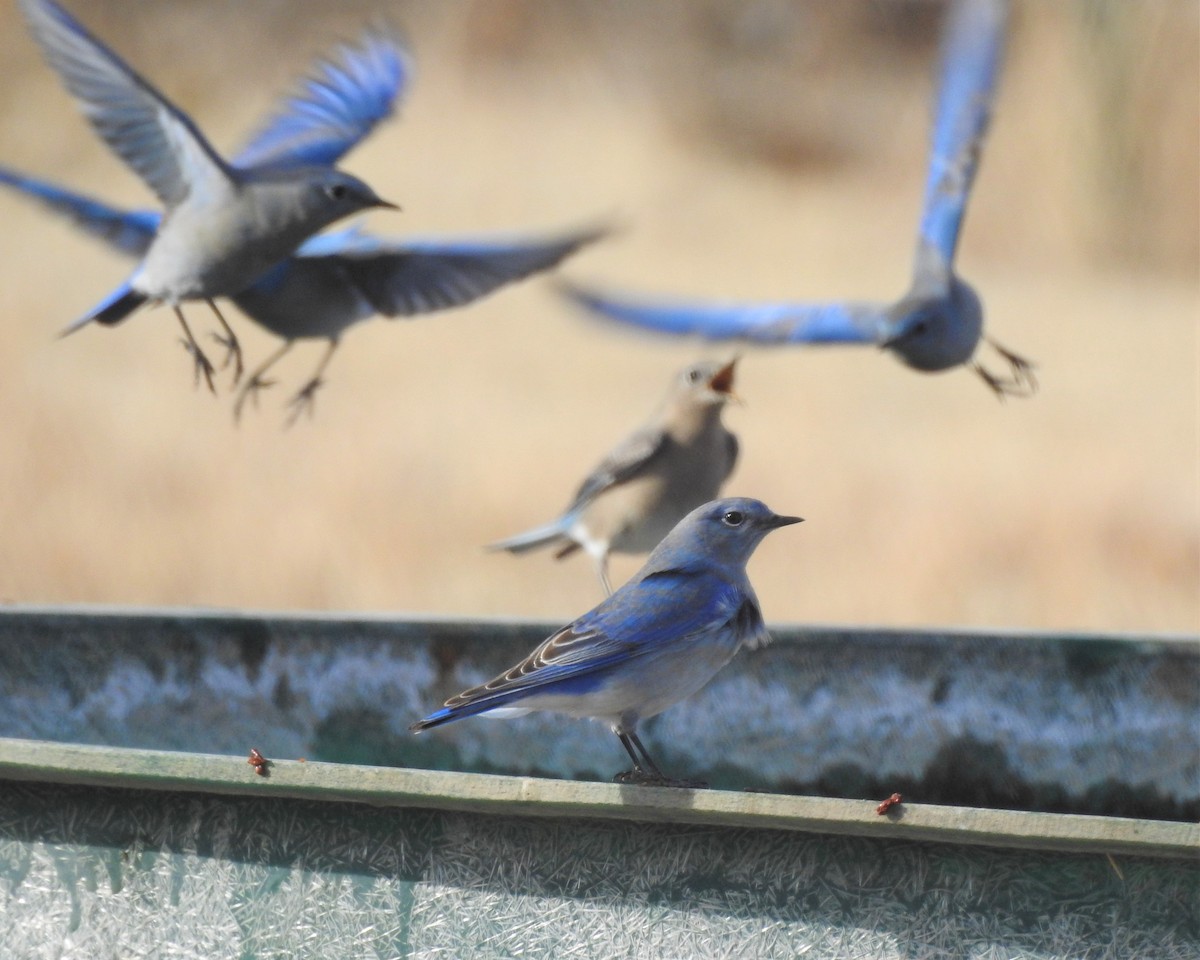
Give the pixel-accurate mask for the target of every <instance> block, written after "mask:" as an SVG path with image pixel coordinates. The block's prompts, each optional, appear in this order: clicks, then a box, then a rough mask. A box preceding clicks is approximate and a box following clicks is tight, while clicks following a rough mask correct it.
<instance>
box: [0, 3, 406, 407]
mask: <svg viewBox="0 0 1200 960" xmlns="http://www.w3.org/2000/svg"><path fill="white" fill-rule="evenodd" d="M19 2H20V5H21V9H22V10H23V12H24V14H25V17H26V19H27V20H28V22H29V26H30V30H31V32H32V34H33V37H34V39H35V40H36V41H37V42H38V44H39V46H40V47H41V48H42V52H43V54H44V55H45V57H46V60H47V61H48V62H49V64H50V65H51V66H52V67H53V68H54V69H55V70H56V71H58V73H59V74H60V75H61V77H62V79H63V81H64V83H65V84H66V86H67V89H68V90H69V91H70V92H71V93H72V94H73V95H74V96H75V98H76V99H77V100H78V101H79V102H80V105H81V108H82V110H83V112H84V114H85V115H86V116H87V118H88V120H90V121H91V123H92V126H93V127H94V128H95V129H96V131H97V133H99V134H100V136H101V137H102V138H103V139H104V140H105V142H106V143H107V144H108V145H109V147H110V148H111V149H112V150H113V151H114V152H115V153H116V154H117V155H118V156H119V157H121V159H122V160H124V161H125V162H126V163H127V164H128V165H129V166H130V167H131V168H132V169H133V170H134V171H135V172H136V173H137V174H138V175H139V176H140V177H141V178H142V179H143V180H144V181H145V182H146V184H147V185H148V186H149V187H150V188H151V189H152V190H153V191H154V193H155V194H156V195H157V196H158V198H159V200H161V201H162V203H163V205H164V207H165V208H166V213H165V216H164V218H163V222H162V225H161V227H160V229H159V230H158V231H157V233H156V234H155V236H154V240H153V242H152V243H151V244H150V246H149V248H148V249H147V250H146V254H145V256H144V258H143V259H142V261H141V263H140V264H139V266H138V267H137V269H136V270H135V271H134V273H133V275H132V276H131V277H130V278H129V279H128V280H127V281H126V282H125V283H124V284H122V285H121V286H120V287H119V288H118V289H117V290H116V291H114V292H113V293H112V294H110V295H109V296H108V297H106V298H105V299H104V300H103V301H101V303H100V304H99V305H98V306H97V307H96V308H95V309H94V310H92V311H91V312H90V313H88V314H87V315H86V316H84V317H82V318H81V319H80V320H78V321H76V322H75V323H74V324H72V325H71V326H70V327H69V328H68V332H69V331H71V330H75V329H78V328H79V327H81V326H83V325H85V324H87V323H90V322H91V321H93V320H96V321H99V322H100V323H103V324H115V323H119V322H120V321H121V320H123V319H125V317H127V316H128V315H129V314H130V313H132V312H133V311H134V310H136V309H137V308H138V307H140V306H141V305H143V304H147V303H149V304H153V303H166V304H169V305H170V306H171V307H172V308H173V309H174V311H175V315H176V317H178V319H179V323H180V325H181V326H182V327H183V331H184V335H185V337H186V345H187V347H188V350H189V352H190V353H191V355H192V358H193V360H194V362H195V364H196V370H197V377H199V375H200V374H203V376H204V378H205V380H206V381H207V383H208V385H209V388H210V389H212V374H213V366H212V364H211V363H210V362H209V360H208V357H207V356H205V354H204V352H203V351H202V350H201V349H200V345H199V344H198V343H197V342H196V338H195V337H194V336H193V335H192V332H191V329H190V328H189V327H188V324H187V321H186V320H185V319H184V316H183V312H182V310H181V309H180V306H179V305H180V303H182V302H183V301H185V300H206V301H208V303H209V305H210V306H211V307H212V309H213V310H214V311H215V312H216V313H217V316H218V318H219V319H220V321H221V323H222V325H223V326H224V328H225V331H226V336H227V340H226V341H225V343H226V346H227V347H228V349H229V351H230V353H231V356H233V357H234V358H235V359H236V361H237V370H236V371H235V379H236V377H237V376H238V375H240V370H241V350H240V347H239V346H238V342H237V338H236V337H235V336H234V334H233V331H232V329H231V328H230V327H229V325H228V323H226V321H225V319H224V317H222V316H221V314H220V311H218V310H217V308H216V305H215V304H214V303H213V299H214V298H216V297H222V296H230V295H233V294H236V293H238V292H240V291H241V290H243V289H244V288H246V287H247V286H249V285H250V284H251V283H253V282H254V281H255V280H257V279H258V278H259V277H260V276H261V275H262V274H264V273H265V272H266V271H267V270H269V269H270V268H271V267H273V266H274V265H275V264H276V263H279V262H280V261H281V260H283V259H284V258H285V257H287V256H288V254H290V253H292V251H294V250H295V249H296V248H297V247H298V246H300V244H301V243H303V242H304V241H305V240H306V239H307V238H308V237H309V236H311V235H312V234H314V233H316V232H317V231H319V230H321V229H323V228H324V227H326V226H328V225H329V224H330V223H333V222H334V221H335V220H339V219H341V218H343V217H346V216H350V215H351V214H354V213H358V212H360V211H362V210H365V209H367V208H370V207H393V208H394V204H391V203H388V202H387V201H384V200H381V199H380V198H379V197H378V196H377V195H376V194H375V192H374V190H372V189H371V188H370V187H369V186H367V184H365V183H363V182H362V181H361V180H358V179H357V178H355V177H352V176H350V175H349V174H346V173H343V172H341V171H339V170H336V169H333V167H332V166H330V165H328V164H326V163H321V162H317V163H314V162H313V160H312V157H313V154H312V150H311V149H310V148H311V144H303V145H301V146H300V147H299V148H297V149H295V150H294V151H291V152H289V151H287V150H284V151H278V150H276V151H274V152H272V151H270V150H268V151H267V157H268V159H266V160H264V161H263V162H261V163H259V164H256V165H244V166H236V165H233V164H230V163H228V162H226V161H225V160H223V159H222V158H221V157H220V156H219V155H218V154H217V152H216V151H215V150H214V149H213V147H212V146H211V145H210V144H209V143H208V141H207V140H205V138H204V136H203V135H202V134H201V133H200V131H199V130H198V129H197V127H196V125H195V124H194V123H193V122H192V121H191V119H190V118H189V117H188V116H187V115H186V114H184V113H183V112H182V111H180V110H179V109H178V108H177V107H175V106H174V105H173V104H172V103H171V102H170V101H168V100H167V99H166V98H165V97H164V96H162V94H160V93H159V92H158V91H157V90H155V89H154V88H153V87H152V86H151V85H150V84H149V83H148V82H147V81H146V80H145V79H144V78H142V77H141V76H139V75H138V74H137V73H135V72H134V71H133V70H132V69H131V68H130V67H129V66H128V65H127V64H125V63H124V62H123V61H122V60H121V59H120V58H119V57H118V56H117V55H116V54H115V53H113V52H112V51H111V50H109V49H108V48H107V47H106V46H104V44H102V43H101V42H100V41H99V40H97V39H95V38H94V37H93V36H91V34H89V33H88V32H87V31H86V30H85V29H84V28H83V27H82V26H81V25H80V24H79V23H78V22H77V21H76V20H75V19H74V18H73V17H72V16H71V15H70V14H69V13H67V11H66V10H64V9H63V8H62V7H60V6H59V5H58V4H57V3H55V2H54V0H19Z"/></svg>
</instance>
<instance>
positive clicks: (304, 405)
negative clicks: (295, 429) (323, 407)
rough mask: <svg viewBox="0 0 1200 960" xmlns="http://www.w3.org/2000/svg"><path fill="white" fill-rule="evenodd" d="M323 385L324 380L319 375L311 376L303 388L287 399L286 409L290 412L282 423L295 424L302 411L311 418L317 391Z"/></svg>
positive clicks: (287, 425)
mask: <svg viewBox="0 0 1200 960" xmlns="http://www.w3.org/2000/svg"><path fill="white" fill-rule="evenodd" d="M324 385H325V381H324V380H322V379H321V378H320V377H313V378H312V379H311V380H309V381H308V383H306V384H305V385H304V387H303V389H301V390H300V392H299V393H297V394H296V395H295V396H294V397H292V399H291V400H289V401H288V403H287V405H288V410H289V411H291V412H290V413H289V414H288V418H287V422H286V423H285V424H284V426H285V427H290V426H292V425H293V424H295V422H296V421H297V420H299V419H300V414H302V413H304V412H305V411H307V412H308V416H309V418H310V419H311V418H312V415H313V410H315V409H316V395H317V391H318V390H320V389H321V387H323V386H324Z"/></svg>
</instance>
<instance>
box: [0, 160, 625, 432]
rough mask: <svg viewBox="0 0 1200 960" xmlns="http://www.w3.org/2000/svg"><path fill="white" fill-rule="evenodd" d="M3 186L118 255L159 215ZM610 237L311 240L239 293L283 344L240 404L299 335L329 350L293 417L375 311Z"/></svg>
mask: <svg viewBox="0 0 1200 960" xmlns="http://www.w3.org/2000/svg"><path fill="white" fill-rule="evenodd" d="M0 184H2V185H5V186H9V187H13V188H14V189H16V190H18V191H20V192H21V193H23V194H25V195H27V196H30V197H32V198H33V199H35V200H37V201H39V202H40V203H42V204H43V205H44V206H46V208H47V209H49V210H51V211H52V212H54V213H57V214H59V215H61V216H64V217H66V218H67V219H68V220H70V221H71V222H72V223H74V224H75V225H76V226H77V227H79V228H81V229H82V230H85V231H86V232H88V233H90V234H91V235H92V236H95V237H97V238H98V239H100V240H103V241H104V242H106V243H107V244H109V245H110V246H111V247H113V248H114V249H116V250H118V251H119V252H122V253H126V254H129V255H133V256H140V255H142V254H144V253H145V251H146V250H147V249H148V248H149V247H150V245H151V243H153V241H154V235H155V232H156V231H157V229H158V225H159V222H160V219H161V218H160V216H159V214H158V213H157V212H155V211H149V210H120V209H117V208H115V207H110V206H108V205H107V204H105V203H102V202H100V201H99V200H95V199H93V198H91V197H85V196H83V195H82V194H78V193H74V192H72V191H70V190H67V189H65V188H63V187H59V186H57V185H55V184H52V183H48V182H47V181H44V180H39V179H36V178H34V177H29V176H25V175H23V174H20V173H17V172H16V171H13V170H8V169H5V168H4V167H0ZM602 235H603V230H601V229H598V228H597V229H581V230H576V231H572V232H565V233H562V234H557V235H551V236H544V237H536V236H510V237H493V238H490V239H488V238H477V239H462V238H455V239H445V240H436V239H431V240H405V241H401V240H388V239H380V238H378V237H372V236H370V235H368V234H366V233H365V232H363V231H362V230H360V229H358V228H357V227H351V228H350V229H348V230H342V231H338V232H336V233H331V234H323V235H321V236H319V237H313V238H311V239H309V240H307V241H305V243H304V244H302V245H301V247H300V249H299V250H297V251H296V253H295V254H293V255H292V256H291V257H288V258H287V259H286V260H284V261H283V262H282V263H279V264H277V265H276V266H274V267H272V268H271V269H270V270H268V271H267V273H265V274H264V275H263V276H262V277H260V278H259V279H258V280H256V281H255V282H254V283H252V284H251V285H250V286H248V287H247V288H246V289H244V290H242V291H241V292H240V293H238V294H235V295H234V296H233V297H232V298H231V299H232V300H233V302H234V303H235V304H237V306H238V308H239V309H240V310H241V311H242V312H243V313H244V314H246V316H248V317H249V318H250V319H251V320H254V321H255V322H257V323H258V324H259V325H260V326H262V327H264V328H266V329H267V330H269V331H270V332H271V333H274V334H275V335H276V336H279V337H282V338H283V341H284V342H283V344H282V345H281V346H280V347H279V349H278V350H276V351H275V352H274V353H273V354H272V355H271V356H270V357H268V358H267V360H266V361H265V362H264V363H263V364H262V365H261V366H259V367H258V368H257V369H256V370H255V371H254V372H253V373H252V374H251V375H250V376H249V377H247V379H246V381H245V383H243V385H242V388H241V390H239V392H238V397H237V400H236V402H235V404H234V412H235V415H239V416H240V414H241V410H242V407H243V405H244V403H245V401H246V399H247V398H248V397H253V396H257V391H258V390H259V389H260V388H261V387H264V386H267V385H269V384H270V383H271V381H269V380H267V379H265V374H266V372H267V370H268V369H269V368H270V367H271V366H272V365H273V364H274V363H275V362H276V361H278V360H279V359H280V358H281V357H282V356H283V355H284V354H285V353H287V352H288V350H290V349H291V347H292V344H293V343H294V342H295V341H296V340H304V339H322V340H328V341H329V347H328V349H327V350H326V353H325V355H324V357H323V358H322V360H321V363H320V366H319V367H318V369H317V372H316V373H315V374H314V375H313V377H312V378H310V379H309V380H308V382H307V383H306V384H305V385H304V387H303V388H302V389H301V390H300V391H299V392H298V393H297V394H296V395H295V396H294V397H293V398H292V399H291V401H290V404H291V407H292V413H291V418H290V420H289V422H291V421H294V420H295V418H296V417H297V416H298V415H299V413H300V412H301V410H303V409H304V408H305V407H306V406H307V408H308V409H310V410H311V404H312V401H313V396H314V394H315V393H316V391H317V389H318V388H319V387H320V386H321V384H322V383H323V380H322V379H321V378H322V375H323V373H324V371H325V368H326V366H327V365H328V363H329V359H330V357H331V356H332V355H333V352H334V350H335V349H336V348H337V346H338V343H339V342H340V340H341V336H342V334H343V333H344V332H345V330H346V329H347V328H349V327H350V326H352V325H354V324H356V323H359V322H360V321H363V320H366V319H368V318H370V317H372V316H374V315H376V314H382V315H383V316H385V317H411V316H415V315H417V314H422V313H432V312H434V311H437V310H446V309H449V308H452V307H458V306H463V305H464V304H467V303H470V302H472V301H474V300H477V299H479V298H480V297H483V296H486V295H487V294H489V293H491V292H493V291H494V290H496V289H498V288H499V287H502V286H504V285H505V284H508V283H512V282H515V281H517V280H521V279H523V278H525V277H527V276H529V275H531V274H533V273H537V272H539V271H543V270H549V269H551V268H552V267H555V266H557V265H558V264H559V263H560V262H561V261H562V260H563V259H564V258H566V257H568V256H570V255H571V254H573V253H574V252H575V251H577V250H578V249H579V248H580V247H582V246H584V245H585V244H588V243H591V242H592V241H594V240H596V239H597V238H599V237H600V236H602Z"/></svg>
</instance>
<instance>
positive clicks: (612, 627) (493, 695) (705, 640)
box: [410, 497, 801, 786]
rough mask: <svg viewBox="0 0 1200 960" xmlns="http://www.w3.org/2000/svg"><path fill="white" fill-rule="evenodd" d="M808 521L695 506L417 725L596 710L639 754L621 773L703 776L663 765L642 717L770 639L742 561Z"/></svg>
mask: <svg viewBox="0 0 1200 960" xmlns="http://www.w3.org/2000/svg"><path fill="white" fill-rule="evenodd" d="M800 520H801V518H800V517H783V516H780V515H778V514H776V513H773V512H772V511H771V510H770V509H769V508H768V507H767V506H766V504H764V503H762V502H761V501H758V500H751V499H748V498H745V497H732V498H728V499H724V500H713V501H711V502H709V503H706V504H704V505H703V506H700V507H697V508H696V509H695V510H693V511H692V512H691V513H689V514H688V515H687V516H686V517H684V518H683V519H682V520H680V521H679V523H678V524H677V525H676V526H675V528H674V529H673V530H672V531H671V532H670V533H669V534H667V536H666V538H664V540H663V541H662V543H660V544H659V545H658V546H657V547H656V548H655V549H654V552H653V553H651V554H650V557H649V559H647V561H646V565H645V566H644V567H642V569H641V570H639V571H638V573H637V574H636V575H635V576H634V577H633V579H632V580H630V581H629V582H628V583H626V584H625V585H624V586H622V587H621V588H620V589H618V590H617V592H616V593H614V594H613V595H612V596H610V597H609V598H608V599H607V600H605V601H604V602H603V603H601V604H600V605H599V606H598V607H596V608H595V609H594V610H592V611H590V612H589V613H585V614H584V615H583V616H582V617H580V618H579V619H578V620H576V621H575V622H574V623H572V624H570V625H568V626H566V627H563V628H562V629H561V630H559V631H558V632H557V633H555V634H553V635H552V636H551V637H549V638H548V639H547V640H546V641H544V642H543V643H542V644H541V646H539V647H538V648H537V649H536V650H534V651H533V653H531V654H530V655H529V656H528V657H526V658H525V659H524V660H522V661H521V662H520V663H518V664H517V665H516V666H515V667H513V668H512V669H510V670H506V671H505V672H504V673H502V674H500V676H498V677H495V678H494V679H492V680H489V681H488V682H487V683H485V684H482V685H481V686H478V687H472V688H471V689H470V690H466V691H464V692H463V693H460V694H459V695H458V696H456V697H451V698H450V699H449V700H447V701H446V705H445V706H444V707H443V708H442V709H441V710H438V711H436V712H435V713H432V714H430V715H429V716H428V717H426V718H425V719H424V720H420V721H418V722H417V723H414V724H413V725H412V727H411V728H410V729H411V730H413V731H414V732H419V731H421V730H427V729H429V728H430V727H437V726H441V725H442V724H443V723H449V722H450V721H452V720H460V719H462V718H463V717H472V716H476V715H488V716H492V717H513V716H520V715H522V714H525V713H528V712H529V711H530V710H551V711H554V712H557V713H564V714H566V715H568V716H572V717H592V718H594V719H596V720H600V721H602V722H604V723H607V724H608V725H609V726H610V727H611V728H612V731H613V733H615V734H616V735H617V738H618V739H619V740H620V741H621V745H622V746H623V747H624V748H625V750H626V752H627V753H628V754H629V756H630V758H631V759H632V760H633V769H632V770H631V771H629V772H627V773H623V774H620V775H618V777H617V778H616V779H617V781H618V782H620V783H647V784H655V785H663V786H696V785H697V784H692V783H689V782H688V781H678V780H671V779H669V778H667V777H666V776H664V774H663V772H662V771H661V770H660V769H659V767H658V765H657V764H655V762H654V761H653V760H652V759H651V758H650V755H649V754H648V753H647V752H646V748H645V746H643V744H642V742H641V740H640V739H639V738H638V735H637V725H638V721H639V720H642V719H645V718H646V717H653V716H654V715H656V714H658V713H661V712H662V711H663V710H665V709H667V707H669V706H671V705H672V704H673V703H676V702H678V701H679V700H682V699H683V698H684V697H687V696H689V695H691V694H693V693H695V692H696V691H697V690H699V689H700V688H701V687H703V686H704V685H705V684H706V683H708V681H709V680H711V679H712V678H713V676H714V675H715V674H716V673H717V671H718V670H720V669H721V668H722V667H723V666H725V664H727V663H728V662H729V661H730V660H731V659H732V658H733V656H734V654H736V653H737V652H738V650H739V649H740V648H741V647H743V646H745V647H750V648H751V649H753V648H755V647H759V646H762V645H763V644H765V643H768V642H769V641H770V635H769V634H768V633H767V629H766V626H765V625H764V624H763V617H762V612H761V611H760V610H759V607H758V598H757V597H755V595H754V589H753V588H752V587H751V586H750V580H749V579H748V578H747V576H746V563H747V561H748V560H749V559H750V555H751V554H752V553H753V552H754V548H755V547H757V546H758V544H759V542H760V541H761V540H762V538H763V537H765V536H766V535H767V534H768V533H770V532H771V531H772V530H775V529H777V528H778V527H782V526H786V525H787V524H790V523H799V522H800Z"/></svg>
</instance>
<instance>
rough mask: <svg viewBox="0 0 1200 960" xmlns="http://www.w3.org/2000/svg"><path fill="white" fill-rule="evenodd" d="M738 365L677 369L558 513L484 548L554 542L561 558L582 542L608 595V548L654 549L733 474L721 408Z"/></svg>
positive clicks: (515, 549)
mask: <svg viewBox="0 0 1200 960" xmlns="http://www.w3.org/2000/svg"><path fill="white" fill-rule="evenodd" d="M736 363H737V359H736V358H734V359H733V360H730V361H729V362H728V363H714V362H711V361H710V362H704V363H696V364H693V365H692V366H690V367H687V368H686V369H684V370H681V371H680V372H679V373H678V374H677V375H676V376H675V378H674V380H672V382H671V389H670V392H669V393H668V394H667V396H666V399H665V400H664V401H663V404H662V406H661V407H660V408H659V410H658V412H657V413H655V415H654V416H653V417H652V418H651V419H650V421H649V423H647V424H646V425H645V426H644V427H642V428H641V429H640V430H638V431H636V432H635V433H633V434H631V435H630V436H629V437H627V438H626V439H625V440H624V441H623V442H622V443H620V444H618V445H617V446H616V447H615V448H614V449H613V450H612V451H611V452H610V453H609V454H608V456H606V457H605V458H604V459H603V460H602V461H601V462H600V465H599V466H597V467H596V468H595V469H594V470H593V471H592V472H591V473H590V474H588V476H587V479H585V480H584V481H583V483H582V485H581V486H580V487H579V490H578V492H577V493H576V494H575V499H574V500H572V501H571V503H570V505H569V506H568V507H567V509H566V510H565V511H563V513H562V515H561V516H560V517H558V518H557V519H556V520H551V521H550V522H549V523H547V524H545V525H543V526H540V527H535V528H534V529H532V530H528V531H526V532H525V533H520V534H517V535H516V536H515V537H510V538H508V539H507V540H501V541H500V542H498V543H493V544H491V545H489V547H488V549H490V550H507V551H509V552H510V553H524V552H525V551H526V550H533V549H536V548H538V547H545V546H557V547H559V550H558V552H557V553H556V554H555V557H556V558H557V559H562V558H563V557H565V556H568V555H569V554H571V553H574V552H575V551H576V550H578V549H579V548H580V547H582V548H583V549H584V550H585V551H587V553H588V555H589V556H590V557H591V558H592V562H593V563H594V564H595V565H596V573H597V574H598V575H599V577H600V583H601V585H602V586H603V587H604V592H605V594H611V593H612V586H611V584H610V583H609V579H608V555H609V553H611V552H613V551H616V552H617V553H648V552H649V551H650V550H653V549H654V547H655V546H656V545H657V544H658V542H659V541H660V540H661V539H662V538H663V537H664V536H666V535H667V533H668V532H669V531H670V530H671V528H672V527H674V526H675V524H677V523H678V522H679V521H680V519H681V518H682V517H684V516H685V515H686V514H688V513H689V512H690V511H691V510H693V509H695V508H696V507H697V506H698V505H700V504H702V503H705V502H707V501H709V500H711V499H713V498H714V497H715V496H716V495H717V494H718V493H719V492H720V489H721V484H723V483H724V482H725V481H726V480H727V479H728V478H729V474H730V473H732V472H733V466H734V464H735V463H736V462H737V455H738V441H737V437H735V436H734V435H733V434H732V433H730V432H729V431H728V430H726V429H725V425H724V424H723V423H722V422H721V412H722V410H723V409H724V407H725V404H726V403H727V402H728V401H729V400H730V399H731V398H732V397H733V396H734V394H733V368H734V365H735V364H736Z"/></svg>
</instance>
